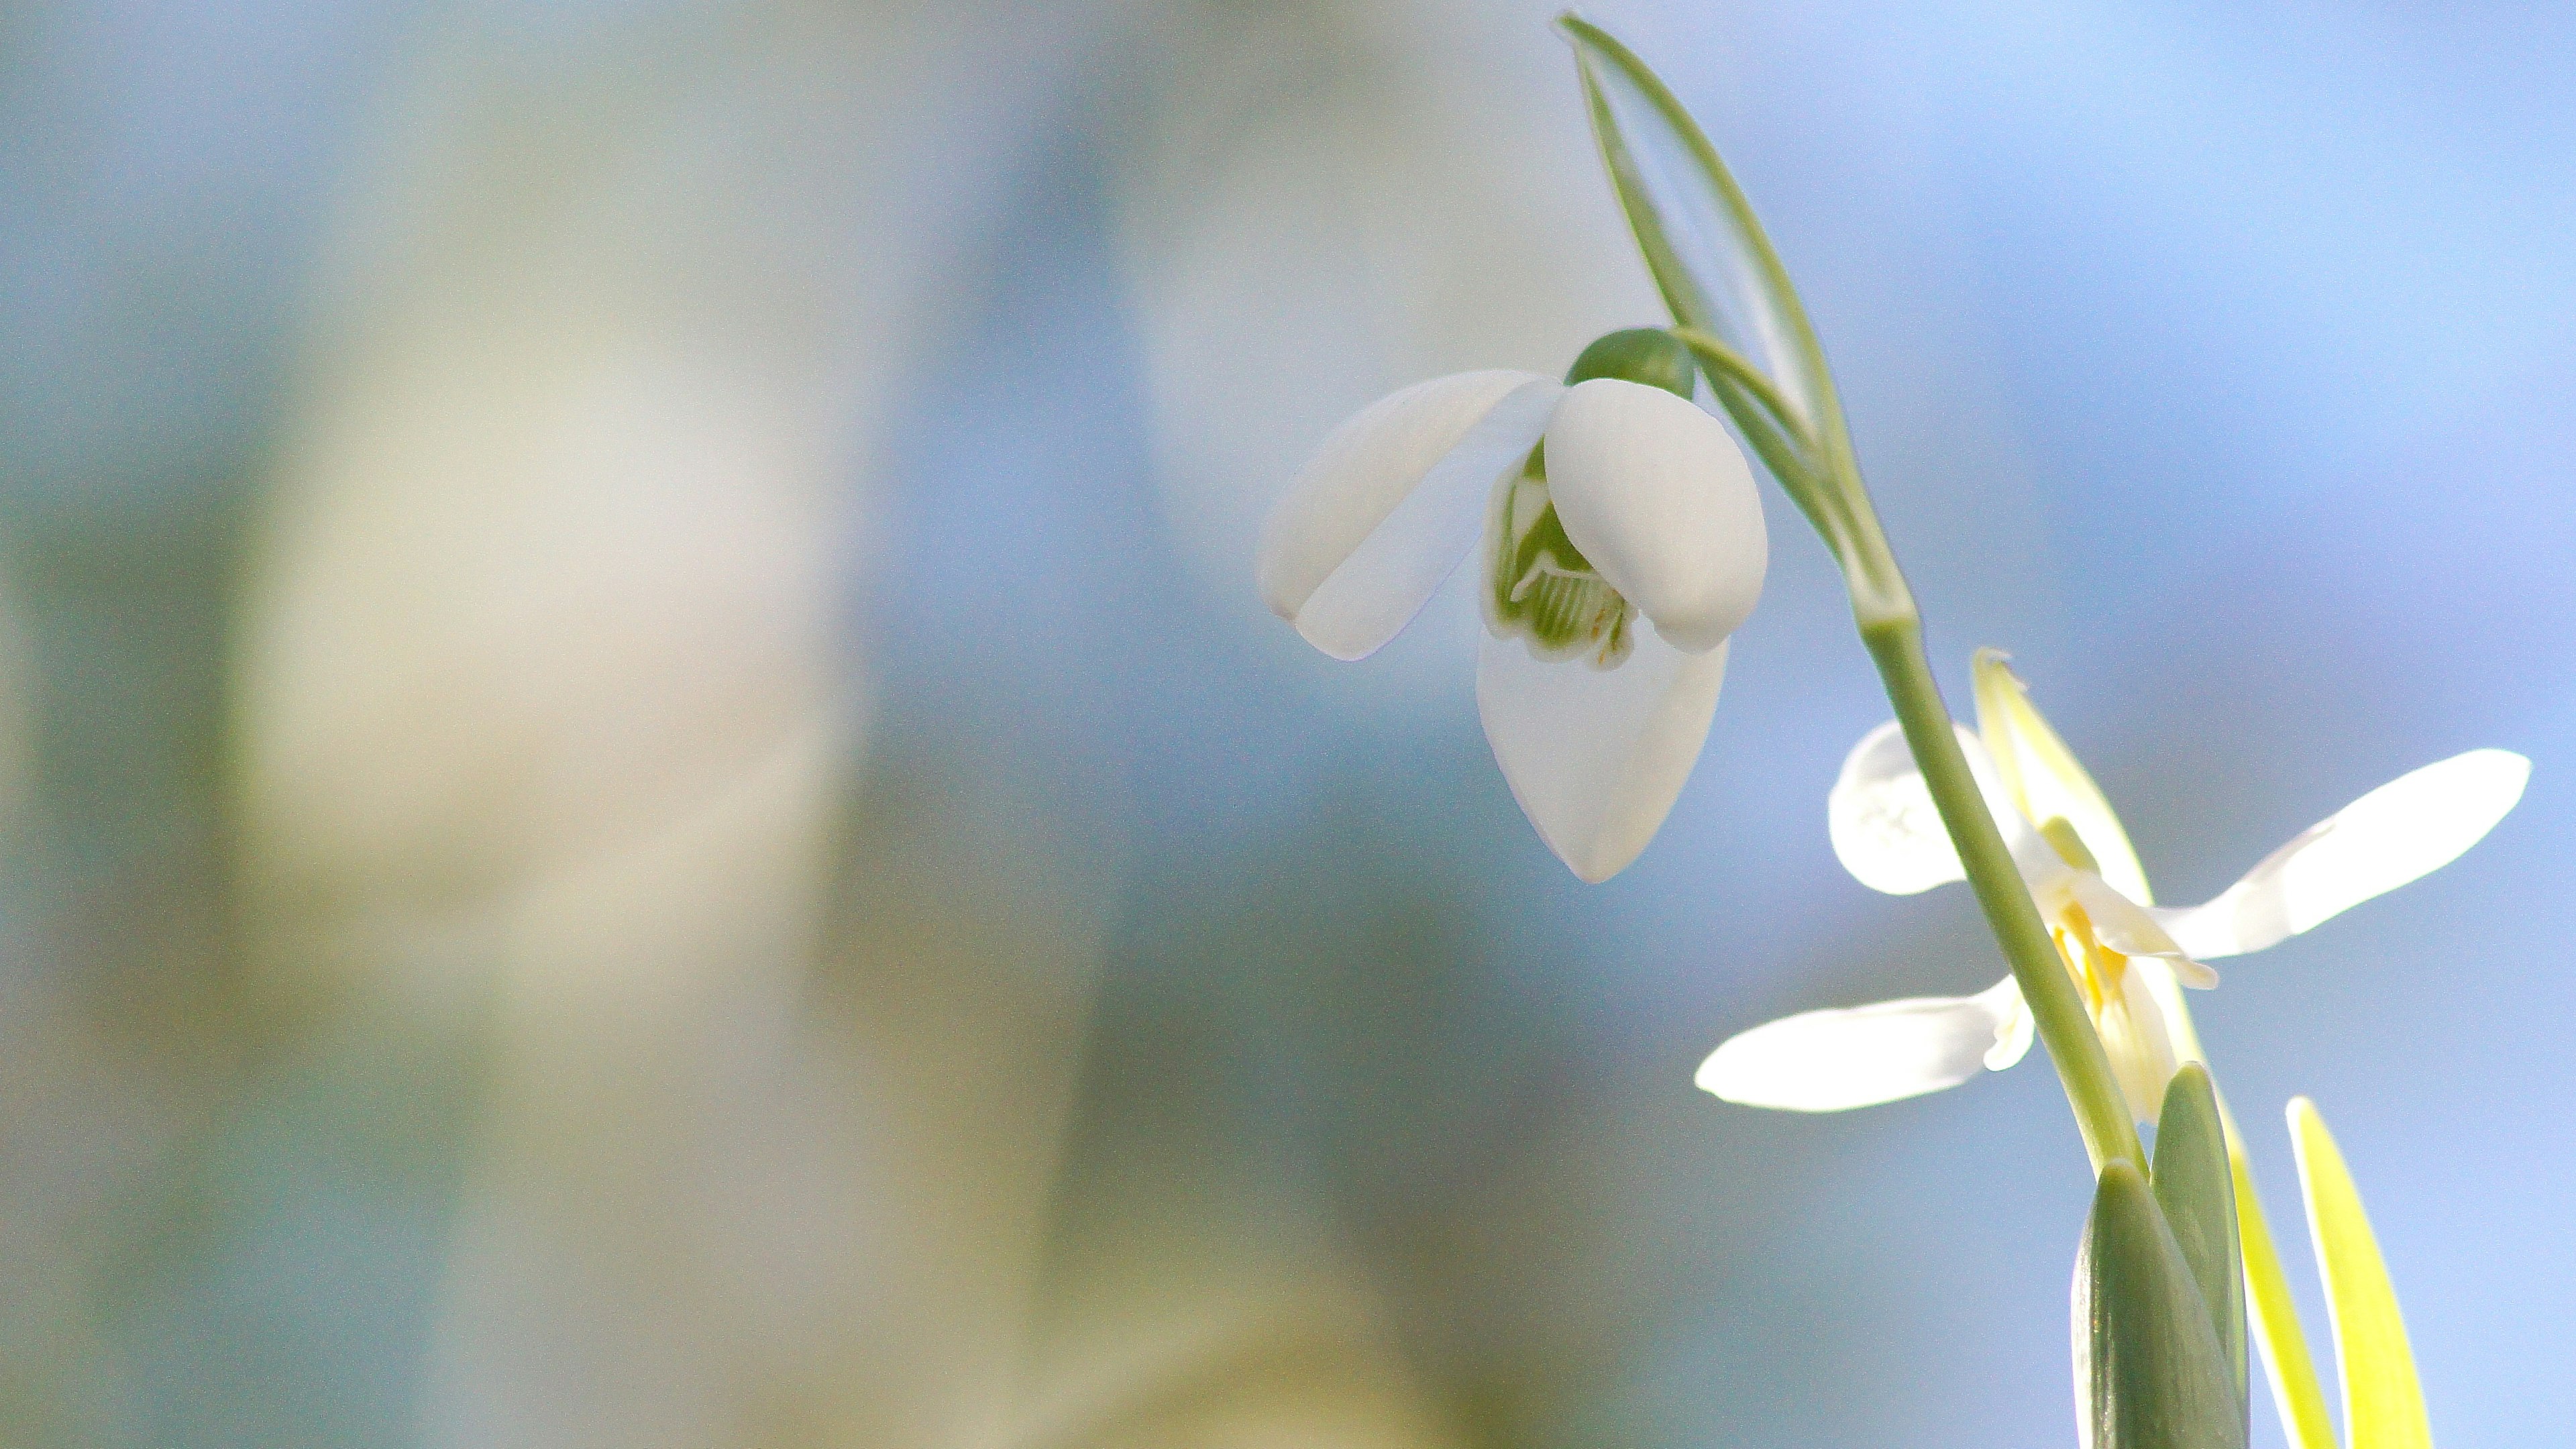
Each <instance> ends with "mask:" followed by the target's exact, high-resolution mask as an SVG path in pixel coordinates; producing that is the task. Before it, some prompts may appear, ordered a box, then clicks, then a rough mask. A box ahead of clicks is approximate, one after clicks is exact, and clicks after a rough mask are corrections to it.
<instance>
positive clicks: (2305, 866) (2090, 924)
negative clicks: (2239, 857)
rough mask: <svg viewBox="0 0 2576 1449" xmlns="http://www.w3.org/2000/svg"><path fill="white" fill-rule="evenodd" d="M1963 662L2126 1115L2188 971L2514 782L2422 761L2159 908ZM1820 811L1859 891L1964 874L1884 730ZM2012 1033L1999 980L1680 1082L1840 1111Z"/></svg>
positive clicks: (2431, 861) (2010, 833)
mask: <svg viewBox="0 0 2576 1449" xmlns="http://www.w3.org/2000/svg"><path fill="white" fill-rule="evenodd" d="M1975 670H1976V695H1977V722H1978V730H1977V732H1976V733H1975V734H1970V733H1969V732H1967V731H1966V730H1964V729H1963V730H1961V731H1960V743H1961V745H1962V747H1963V748H1964V749H1965V750H1966V752H1967V755H1968V759H1969V764H1970V767H1971V768H1972V769H1973V770H1974V771H1975V772H1976V774H1977V778H1978V784H1979V786H1980V788H1981V789H1982V791H1983V793H1984V794H1985V796H1986V805H1987V809H1988V810H1989V811H1990V812H1991V813H1992V814H1993V815H1994V817H1995V822H1996V824H1997V825H1998V827H2000V828H2001V829H2002V831H2003V834H2004V839H2005V842H2006V843H2007V844H2008V845H2010V846H2011V848H2012V852H2013V860H2014V864H2015V865H2016V866H2017V867H2018V868H2019V869H2020V871H2021V875H2022V879H2023V881H2024V883H2025V884H2026V885H2027V886H2028V887H2029V889H2030V891H2031V895H2032V898H2033V899H2034V900H2035V901H2036V902H2037V904H2038V905H2039V908H2040V913H2041V916H2042V917H2043V918H2044V919H2045V920H2046V921H2047V923H2048V926H2049V931H2050V934H2051V935H2052V936H2053V937H2054V938H2055V940H2056V942H2057V947H2058V954H2059V956H2060V957H2061V959H2062V960H2063V961H2064V963H2065V966H2066V969H2067V971H2068V972H2069V973H2070V974H2071V975H2072V976H2074V978H2075V980H2076V983H2077V985H2078V986H2079V987H2080V988H2081V990H2082V993H2083V997H2084V1003H2085V1007H2086V1009H2087V1010H2088V1011H2089V1012H2090V1013H2091V1014H2092V1017H2093V1022H2094V1026H2095V1029H2096V1030H2097V1031H2098V1032H2099V1033H2100V1034H2101V1037H2102V1045H2103V1048H2104V1050H2105V1052H2106V1054H2107V1055H2108V1056H2109V1057H2110V1059H2111V1066H2112V1070H2113V1072H2114V1073H2115V1074H2116V1075H2117V1076H2118V1078H2119V1081H2120V1087H2121V1091H2122V1093H2123V1094H2124V1095H2125V1096H2126V1097H2127V1098H2128V1099H2129V1106H2130V1110H2131V1112H2132V1114H2133V1115H2134V1116H2135V1117H2136V1118H2137V1119H2138V1120H2139V1121H2141V1122H2151V1121H2153V1120H2155V1116H2156V1111H2157V1108H2158V1105H2159V1104H2160V1102H2161V1100H2162V1096H2163V1092H2164V1086H2165V1083H2166V1082H2168V1081H2169V1080H2171V1078H2172V1076H2173V1073H2174V1069H2175V1067H2176V1066H2177V1065H2178V1064H2180V1063H2181V1062H2184V1061H2197V1060H2200V1059H2201V1053H2200V1044H2199V1039H2198V1037H2197V1035H2196V1034H2195V1033H2194V1032H2193V1030H2192V1026H2191V1017H2190V1014H2189V1012H2188V1010H2187V1009H2186V1008H2185V1007H2184V1005H2183V1000H2182V993H2181V992H2180V991H2179V990H2177V989H2176V988H2177V987H2178V986H2195V987H2206V986H2213V985H2215V984H2217V980H2218V978H2217V974H2216V973H2215V972H2213V971H2211V970H2210V969H2209V968H2208V967H2207V966H2205V965H2203V964H2202V963H2203V962H2205V961H2209V960H2214V959H2217V958H2219V957H2224V956H2235V955H2242V954H2244V953H2246V952H2249V951H2259V950H2261V949H2262V948H2264V947H2266V946H2270V945H2273V944H2275V943H2277V942H2279V941H2281V940H2283V939H2285V938H2287V937H2289V936H2292V935H2295V934H2297V933H2298V932H2301V931H2305V930H2307V929H2309V928H2310V927H2312V926H2316V925H2319V924H2321V923H2322V922H2324V921H2325V920H2327V919H2328V918H2330V917H2332V916H2335V915H2338V914H2340V913H2341V912H2343V911H2345V910H2347V909H2349V908H2351V907H2353V906H2356V905H2359V904H2361V903H2362V902H2363V901H2366V900H2369V899H2370V898H2371V897H2373V896H2376V895H2379V894H2381V893H2382V892H2385V891H2390V890H2394V889H2396V888H2397V887H2398V886H2401V885H2404V884H2406V883H2407V882H2408V881H2411V880H2414V879H2415V878H2416V877H2418V876H2421V875H2424V874H2426V873H2427V872H2430V871H2433V870H2435V869H2438V868H2440V867H2441V866H2443V865H2445V864H2448V863H2449V862H2450V861H2451V860H2453V859H2454V858H2456V857H2457V856H2458V855H2459V854H2460V853H2461V852H2462V851H2465V850H2467V849H2468V848H2469V847H2470V846H2472V845H2474V844H2476V843H2477V842H2478V840H2479V839H2480V838H2481V837H2482V836H2484V835H2485V834H2486V833H2487V831H2489V830H2490V829H2492V828H2494V826H2495V824H2496V822H2497V821H2499V820H2501V819H2503V818H2504V816H2505V814H2506V812H2508V811H2510V810H2511V809H2512V808H2513V806H2514V803H2515V802H2516V801H2517V800H2519V799H2520V798H2521V797H2522V788H2523V784H2524V782H2525V781H2526V780H2527V779H2528V778H2529V777H2530V773H2531V765H2530V762H2529V761H2527V760H2525V759H2524V758H2523V757H2522V756H2520V755H2516V754H2512V753H2510V752H2508V751H2504V750H2471V751H2469V752H2468V753H2467V754H2464V755H2455V756H2453V757H2452V758H2450V759H2447V760H2443V761H2440V762H2439V763H2436V764H2432V765H2427V766H2425V767H2424V768H2422V769H2420V770H2416V771H2414V772H2412V773H2410V774H2407V775H2402V776H2400V777H2398V778H2397V779H2395V780H2392V781H2390V782H2389V783H2387V784H2385V785H2382V786H2380V787H2379V788H2378V789H2376V790H2373V791H2371V792H2370V793H2369V794H2367V795H2364V796H2362V797H2361V798H2360V799H2359V800H2356V801H2354V802H2353V803H2352V804H2350V805H2347V806H2345V807H2344V808H2343V809H2342V810H2339V811H2337V812H2336V813H2335V814H2333V815H2331V816H2329V817H2327V818H2326V819H2325V820H2323V821H2320V822H2319V823H2317V824H2316V825H2312V826H2310V827H2309V828H2308V829H2306V830H2304V831H2302V832H2300V833H2299V835H2298V836H2297V837H2295V838H2294V839H2292V840H2291V841H2290V842H2289V843H2288V844H2287V845H2284V846H2282V847H2281V848H2280V849H2279V850H2276V851H2274V852H2272V854H2270V855H2268V856H2266V857H2264V859H2263V860H2262V862H2261V863H2260V864H2258V865H2256V866H2255V867H2254V868H2253V869H2252V870H2250V871H2248V872H2246V874H2245V876H2244V878H2243V879H2241V880H2239V881H2238V882H2237V883H2236V884H2234V885H2232V886H2230V887H2228V888H2227V890H2226V891H2224V892H2222V893H2221V894H2219V895H2218V896H2217V897H2215V898H2214V899H2212V900H2210V901H2208V902H2206V903H2204V904H2201V905H2197V906H2190V907H2185V908H2182V909H2179V910H2174V909H2165V908H2160V907H2157V906H2155V904H2154V899H2155V898H2154V896H2153V894H2152V893H2151V892H2150V891H2149V889H2148V886H2147V877H2146V872H2145V870H2144V869H2142V868H2141V867H2140V866H2139V864H2138V856H2137V852H2136V850H2135V849H2134V848H2132V847H2131V845H2130V844H2129V837H2128V832H2127V831H2125V830H2123V829H2122V828H2121V826H2120V821H2119V817H2118V816H2117V815H2115V814H2113V813H2112V811H2111V807H2110V804H2109V802H2108V801H2107V800H2105V799H2104V798H2103V795H2102V792H2101V789H2100V788H2099V787H2098V786H2096V785H2095V784H2094V783H2093V779H2092V776H2090V775H2089V774H2087V773H2086V772H2085V770H2084V767H2083V766H2082V765H2081V764H2080V763H2078V762H2077V761H2076V758H2075V755H2074V753H2073V752H2072V751H2070V750H2069V749H2067V747H2066V743H2065V741H2063V740H2062V739H2060V738H2059V737H2058V735H2057V732H2056V730H2054V729H2052V728H2050V726H2049V724H2048V721H2047V720H2046V719H2044V718H2042V717H2041V715H2040V713H2039V710H2038V708H2037V707H2036V706H2034V705H2033V704H2032V703H2031V701H2030V697H2029V694H2028V692H2027V691H2026V690H2025V689H2024V688H2023V686H2022V682H2021V680H2020V679H2019V678H2017V677H2015V676H2014V674H2013V672H2012V670H2011V667H2010V666H2009V665H2008V664H2006V663H2005V660H2004V656H2003V655H2001V654H1998V653H1995V652H1994V651H1992V650H1986V651H1981V652H1980V653H1979V654H1978V656H1977V660H1976V666H1975ZM1826 814H1827V819H1828V822H1829V826H1830V829H1831V833H1832V837H1833V844H1834V853H1835V855H1836V856H1837V857H1839V858H1840V859H1841V860H1842V862H1843V865H1844V867H1845V868H1846V869H1848V870H1850V871H1851V873H1852V874H1853V875H1854V876H1855V877H1857V878H1858V879H1859V880H1860V882H1861V884H1863V885H1866V886H1870V887H1872V888H1874V889H1877V890H1882V891H1886V892H1889V893H1891V894H1895V895H1910V894H1913V893H1915V892H1918V891H1925V890H1930V889H1931V888H1932V887H1934V886H1937V885H1942V884H1946V883H1947V882H1950V881H1955V880H1962V879H1964V878H1965V873H1964V872H1963V871H1962V870H1961V868H1960V865H1959V857H1958V855H1957V853H1956V851H1955V850H1954V849H1953V848H1952V846H1951V844H1950V838H1949V835H1948V834H1947V832H1945V831H1944V830H1943V829H1942V826H1941V821H1940V817H1939V815H1938V814H1937V812H1935V810H1934V809H1933V806H1932V799H1931V794H1930V791H1929V790H1928V789H1927V787H1926V786H1925V783H1924V780H1923V776H1922V773H1921V772H1920V771H1919V770H1917V769H1916V768H1915V764H1914V757H1913V754H1912V753H1911V751H1909V750H1908V749H1907V747H1906V743H1905V737H1904V736H1903V734H1901V733H1900V732H1899V731H1898V730H1897V728H1896V726H1895V725H1894V724H1888V725H1883V726H1881V727H1880V728H1878V729H1876V730H1873V731H1871V732H1870V734H1869V735H1868V736H1867V737H1866V738H1864V739H1863V740H1862V741H1861V742H1860V744H1859V746H1858V747H1856V748H1855V749H1853V751H1852V752H1851V756H1850V758H1848V759H1847V760H1845V761H1844V763H1843V769H1842V774H1841V776H1840V778H1838V779H1837V780H1836V781H1835V782H1834V788H1833V792H1832V794H1831V795H1830V796H1829V797H1828V798H1827V802H1826ZM2030 1041H2031V1020H2030V1012H2029V1008H2028V1007H2027V1006H2026V1005H2024V1003H2023V1001H2022V996H2021V991H2020V989H2019V988H2018V987H2017V986H2016V985H2015V984H2014V983H2013V980H2012V978H2010V977H2009V976H2008V977H2006V978H2005V979H2004V980H2002V981H2000V982H1998V983H1996V984H1995V985H1994V986H1993V987H1991V988H1989V989H1987V990H1985V991H1981V992H1979V993H1977V994H1976V995H1974V996H1959V997H1914V998H1909V999H1906V1000H1902V1001H1889V1002H1881V1003H1879V1004H1877V1005H1874V1006H1863V1007H1856V1008H1850V1009H1843V1010H1828V1011H1810V1012H1804V1013H1801V1014H1799V1015H1797V1016H1792V1017H1787V1018H1784V1019H1782V1020H1779V1021H1775V1022H1772V1023H1770V1024H1769V1025H1767V1026H1760V1027H1756V1028H1754V1029H1753V1030H1751V1031H1748V1032H1745V1033H1743V1034H1741V1035H1739V1036H1736V1037H1733V1038H1731V1039H1729V1040H1728V1041H1727V1042H1726V1043H1725V1044H1724V1045H1723V1046H1720V1047H1719V1048H1718V1049H1717V1051H1716V1052H1714V1053H1713V1054H1711V1055H1710V1057H1709V1058H1708V1060H1707V1061H1706V1062H1704V1063H1702V1064H1701V1066H1700V1070H1699V1077H1698V1080H1699V1084H1700V1086H1702V1087H1703V1088H1705V1089H1707V1090H1708V1091H1710V1092H1713V1093H1715V1094H1716V1095H1718V1096H1720V1097H1723V1098H1725V1099H1727V1100H1728V1101H1732V1102H1742V1103H1745V1104H1748V1105H1751V1106H1759V1107H1783V1108H1790V1109H1794V1110H1800V1111H1810V1112H1826V1111H1839V1110H1842V1109H1844V1108H1849V1107H1864V1106H1869V1105H1871V1104H1873V1103H1878V1102H1891V1101H1895V1100H1898V1099H1899V1098H1903V1097H1912V1096H1917V1095H1920V1094H1922V1093H1924V1092H1933V1091H1938V1090H1940V1089H1942V1088H1944V1087H1951V1086H1956V1085H1958V1084H1959V1083H1961V1082H1964V1081H1966V1080H1967V1079H1968V1078H1970V1077H1972V1076H1974V1075H1976V1073H1977V1071H1978V1069H1979V1068H1980V1067H1985V1068H1989V1069H1992V1070H1996V1071H2000V1070H2002V1069H2003V1068H2005V1067H2008V1066H2011V1065H2012V1064H2013V1063H2014V1062H2016V1061H2019V1060H2020V1059H2021V1057H2022V1055H2023V1054H2024V1053H2025V1052H2027V1051H2028V1050H2029V1047H2030Z"/></svg>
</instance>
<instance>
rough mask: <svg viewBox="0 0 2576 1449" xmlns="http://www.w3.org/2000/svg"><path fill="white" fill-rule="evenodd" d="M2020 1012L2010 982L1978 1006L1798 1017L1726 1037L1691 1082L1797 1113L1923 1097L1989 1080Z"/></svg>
mask: <svg viewBox="0 0 2576 1449" xmlns="http://www.w3.org/2000/svg"><path fill="white" fill-rule="evenodd" d="M2020 1006H2021V993H2020V992H2018V991H2016V990H2014V989H2013V984H2012V980H2011V978H2009V977H2007V978H2005V979H2004V980H2003V981H2001V982H1998V983H1997V984H1995V985H1994V986H1992V987H1989V988H1988V989H1986V990H1984V991H1981V992H1978V993H1977V994H1976V995H1974V996H1918V997H1912V998H1909V999H1907V1000H1904V1001H1882V1002H1880V1003H1878V1004H1877V1005H1875V1006H1858V1007H1851V1008H1847V1009H1843V1010H1836V1011H1808V1012H1801V1013H1800V1014H1798V1015H1796V1016H1790V1017H1783V1018H1781V1019H1780V1020H1778V1021H1775V1022H1772V1023H1770V1024H1769V1025H1767V1026H1757V1027H1755V1028H1754V1029H1753V1030H1751V1031H1748V1032H1745V1033H1743V1034H1742V1035H1740V1036H1735V1037H1730V1038H1729V1039H1728V1040H1727V1042H1726V1044H1725V1045H1724V1046H1721V1047H1719V1048H1718V1049H1717V1050H1716V1051H1713V1052H1711V1053H1709V1056H1708V1060H1706V1061H1704V1062H1702V1063H1700V1064H1699V1074H1698V1076H1697V1077H1696V1078H1695V1079H1694V1080H1696V1081H1697V1082H1698V1083H1699V1086H1700V1089H1701V1090H1702V1091H1705V1092H1710V1093H1713V1094H1715V1095H1717V1096H1720V1097H1723V1098H1725V1099H1726V1100H1727V1101H1730V1102H1741V1103H1743V1104H1744V1105H1746V1106H1748V1107H1779V1108H1784V1109H1786V1110H1788V1111H1792V1112H1840V1111H1843V1110H1845V1109H1847V1108H1852V1107H1869V1106H1875V1105H1876V1104H1878V1103H1880V1102H1894V1101H1898V1100H1901V1099H1903V1098H1906V1097H1919V1096H1921V1095H1923V1094H1924V1093H1925V1092H1937V1091H1940V1090H1941V1089H1942V1088H1944V1087H1955V1086H1957V1085H1959V1084H1960V1083H1961V1082H1964V1081H1966V1080H1968V1079H1969V1078H1970V1077H1973V1076H1975V1075H1976V1074H1977V1073H1978V1072H1980V1071H1983V1070H1984V1069H1985V1066H1986V1060H1987V1057H1988V1055H1989V1053H1992V1052H1995V1051H1996V1050H1997V1049H1998V1048H1999V1047H2000V1046H2001V1045H2002V1043H2003V1041H2004V1040H2005V1037H2006V1035H2007V1033H2008V1030H2009V1028H2010V1027H2011V1025H2012V1021H2013V1018H2014V1016H2015V1015H2016V1014H2017V1012H2018V1010H2019V1008H2020ZM2023 1045H2024V1047H2025V1048H2026V1047H2027V1045H2028V1042H2027V1038H2026V1037H2025V1039H2024V1042H2023ZM2016 1055H2017V1054H2016ZM2005 1065H2010V1062H2009V1061H2007V1062H2006V1063H2005Z"/></svg>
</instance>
